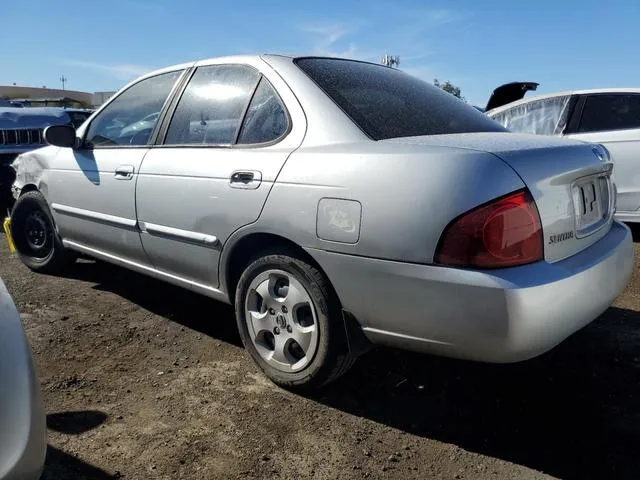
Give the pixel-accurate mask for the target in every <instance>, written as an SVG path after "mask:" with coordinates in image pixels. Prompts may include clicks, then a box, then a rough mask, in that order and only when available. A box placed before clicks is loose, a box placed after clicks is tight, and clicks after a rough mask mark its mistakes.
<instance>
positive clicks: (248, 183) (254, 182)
mask: <svg viewBox="0 0 640 480" xmlns="http://www.w3.org/2000/svg"><path fill="white" fill-rule="evenodd" d="M260 183H262V173H261V172H258V171H256V170H238V171H235V172H233V173H232V174H231V177H230V179H229V185H230V186H231V187H232V188H247V189H256V188H258V187H259V186H260Z"/></svg>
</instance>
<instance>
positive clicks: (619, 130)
mask: <svg viewBox="0 0 640 480" xmlns="http://www.w3.org/2000/svg"><path fill="white" fill-rule="evenodd" d="M603 96H608V97H613V96H630V97H638V98H640V93H636V92H594V93H586V94H584V100H583V102H582V105H581V109H580V121H579V122H577V124H576V130H575V131H574V132H571V133H574V134H576V135H588V134H591V133H603V132H624V131H626V130H638V129H640V125H638V126H637V127H627V128H608V129H606V130H590V131H588V132H581V131H580V127H581V126H582V121H583V119H584V109H585V108H586V106H587V102H588V101H589V98H590V97H603Z"/></svg>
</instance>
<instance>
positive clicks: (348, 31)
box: [299, 22, 363, 58]
mask: <svg viewBox="0 0 640 480" xmlns="http://www.w3.org/2000/svg"><path fill="white" fill-rule="evenodd" d="M360 26H361V25H360V24H356V23H354V22H350V24H349V26H347V25H346V24H344V23H338V22H336V23H325V24H311V25H303V26H302V27H299V29H300V30H302V31H303V32H306V33H308V34H310V35H311V37H312V42H311V43H312V47H311V50H312V53H313V54H315V55H324V56H328V57H349V58H362V57H363V53H362V52H361V51H360V50H359V48H358V47H357V45H356V44H355V43H353V42H348V43H346V44H345V42H344V41H343V40H344V39H345V37H349V36H350V35H353V34H354V33H355V32H356V31H357V30H358V29H359V28H360Z"/></svg>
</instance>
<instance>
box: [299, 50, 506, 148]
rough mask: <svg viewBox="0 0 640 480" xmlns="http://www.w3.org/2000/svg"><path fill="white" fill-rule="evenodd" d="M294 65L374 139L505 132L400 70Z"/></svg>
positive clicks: (327, 62) (319, 62)
mask: <svg viewBox="0 0 640 480" xmlns="http://www.w3.org/2000/svg"><path fill="white" fill-rule="evenodd" d="M296 64H297V65H298V67H300V68H301V69H302V70H303V71H304V72H305V73H306V74H307V75H308V76H309V77H310V78H311V79H312V80H313V81H314V82H315V83H316V84H317V85H318V86H319V87H320V88H321V89H322V90H323V91H324V92H325V93H326V94H327V95H328V96H329V97H331V98H332V99H333V101H334V102H336V103H337V104H338V106H339V107H340V108H341V109H342V110H343V111H344V112H345V113H346V114H347V115H348V116H349V117H350V118H351V120H353V122H354V123H355V124H356V125H358V126H359V127H360V128H361V129H362V130H363V131H364V132H365V133H366V134H367V135H368V136H369V137H371V138H373V139H374V140H384V139H386V138H397V137H411V136H418V135H438V134H447V133H467V132H502V131H505V129H504V128H503V127H502V126H500V125H499V124H498V123H496V122H494V121H493V120H491V119H490V118H489V117H487V116H486V115H484V114H482V113H480V112H479V111H478V110H476V109H475V108H473V107H472V106H470V105H467V104H466V103H464V102H463V101H461V100H459V99H457V98H455V97H454V96H453V95H451V94H449V93H447V92H444V91H442V90H441V89H439V88H437V87H434V86H433V85H430V84H428V83H426V82H424V81H422V80H419V79H417V78H415V77H412V76H411V75H408V74H406V73H403V72H401V71H399V70H395V69H392V68H388V67H384V66H382V65H375V64H370V63H364V62H357V61H353V60H342V59H336V58H299V59H297V60H296Z"/></svg>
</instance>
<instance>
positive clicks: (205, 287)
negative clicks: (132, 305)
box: [62, 238, 231, 304]
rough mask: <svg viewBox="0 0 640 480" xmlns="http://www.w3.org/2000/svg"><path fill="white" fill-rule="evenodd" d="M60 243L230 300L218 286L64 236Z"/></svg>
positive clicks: (203, 292) (209, 294) (143, 272)
mask: <svg viewBox="0 0 640 480" xmlns="http://www.w3.org/2000/svg"><path fill="white" fill-rule="evenodd" d="M62 244H63V245H64V246H65V247H67V248H70V249H71V250H75V251H77V252H80V253H84V254H86V255H89V256H91V257H95V258H100V259H102V260H104V261H106V262H110V263H113V264H115V265H119V266H121V267H125V268H129V269H131V270H134V271H136V272H139V273H142V274H145V275H150V276H152V277H155V278H158V279H160V280H164V281H167V282H169V283H172V284H173V285H178V286H180V287H183V288H187V289H189V290H191V291H194V292H197V293H200V294H202V295H206V296H207V297H210V298H213V299H215V300H218V301H221V302H224V303H228V304H230V303H231V300H229V298H228V296H227V294H226V293H225V292H224V291H222V290H220V289H218V288H214V287H212V286H210V285H205V284H203V283H198V282H194V281H193V280H188V279H186V278H183V277H179V276H177V275H173V274H171V273H167V272H163V271H160V270H158V269H156V268H153V267H152V266H149V265H144V264H142V263H138V262H133V261H131V260H127V259H125V258H122V257H118V256H117V255H112V254H110V253H106V252H104V251H102V250H97V249H95V248H91V247H87V246H86V245H83V244H81V243H77V242H72V241H70V240H65V239H64V238H63V239H62Z"/></svg>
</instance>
